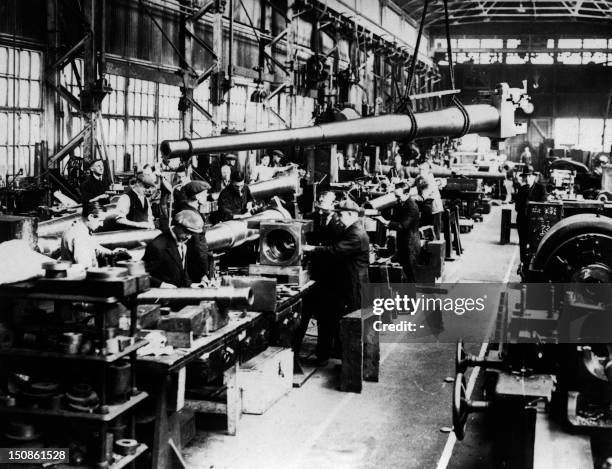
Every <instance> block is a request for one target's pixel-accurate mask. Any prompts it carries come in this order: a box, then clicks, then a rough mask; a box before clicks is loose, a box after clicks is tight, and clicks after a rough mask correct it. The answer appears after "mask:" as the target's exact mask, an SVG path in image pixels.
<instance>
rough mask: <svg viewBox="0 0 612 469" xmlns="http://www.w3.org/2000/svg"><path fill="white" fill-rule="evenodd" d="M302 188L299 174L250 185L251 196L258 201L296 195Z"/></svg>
mask: <svg viewBox="0 0 612 469" xmlns="http://www.w3.org/2000/svg"><path fill="white" fill-rule="evenodd" d="M299 187H300V180H299V178H298V174H297V172H295V171H294V172H292V173H291V174H287V175H285V176H280V177H276V178H273V179H270V180H268V181H261V182H254V183H253V184H249V190H250V191H251V195H252V196H253V198H255V199H256V200H266V199H270V198H271V197H273V196H275V195H286V194H294V193H296V192H297V191H298V189H299Z"/></svg>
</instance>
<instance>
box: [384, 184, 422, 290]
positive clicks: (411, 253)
mask: <svg viewBox="0 0 612 469" xmlns="http://www.w3.org/2000/svg"><path fill="white" fill-rule="evenodd" d="M395 195H396V196H397V197H398V199H399V201H400V204H399V205H398V206H396V207H395V208H394V209H393V215H392V217H391V220H390V221H387V220H385V219H384V218H382V217H379V218H377V219H378V220H379V221H380V222H382V223H383V224H384V225H386V226H387V228H389V229H390V230H395V232H396V245H397V259H398V261H399V263H400V264H401V265H402V269H403V270H404V274H405V275H406V281H407V282H408V283H415V282H416V276H415V266H416V263H417V258H418V255H419V252H420V250H421V237H420V234H419V219H420V212H419V206H418V205H417V203H416V201H415V200H414V199H413V198H412V197H410V193H409V192H408V191H407V190H406V191H405V190H404V189H398V190H396V191H395Z"/></svg>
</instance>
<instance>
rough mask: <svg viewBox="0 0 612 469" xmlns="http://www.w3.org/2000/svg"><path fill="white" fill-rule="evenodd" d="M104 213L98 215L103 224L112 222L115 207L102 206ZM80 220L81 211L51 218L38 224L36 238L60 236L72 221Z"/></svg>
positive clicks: (115, 210)
mask: <svg viewBox="0 0 612 469" xmlns="http://www.w3.org/2000/svg"><path fill="white" fill-rule="evenodd" d="M104 209H105V211H104V212H102V213H101V214H100V216H101V217H102V218H103V219H104V223H106V222H107V221H111V220H114V219H115V218H117V216H118V212H117V206H116V205H115V204H109V205H105V206H104ZM80 218H81V209H78V212H76V213H72V214H70V215H65V216H63V217H58V218H51V219H50V220H45V221H41V222H39V223H38V236H47V237H49V236H61V235H62V233H63V232H64V231H66V230H67V229H68V228H70V225H71V224H72V222H73V221H75V220H78V219H80Z"/></svg>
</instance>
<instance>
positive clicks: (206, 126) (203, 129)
mask: <svg viewBox="0 0 612 469" xmlns="http://www.w3.org/2000/svg"><path fill="white" fill-rule="evenodd" d="M193 99H194V100H195V102H196V103H198V104H199V105H200V106H202V107H203V108H204V109H205V110H207V111H209V112H210V82H209V80H206V81H205V82H204V83H202V84H201V85H200V86H198V87H197V88H196V89H195V90H193ZM193 132H194V134H195V135H196V136H197V137H208V136H210V135H212V132H213V125H212V122H211V121H210V120H209V119H208V118H207V117H206V116H203V115H202V114H201V113H200V111H198V110H197V109H194V110H193Z"/></svg>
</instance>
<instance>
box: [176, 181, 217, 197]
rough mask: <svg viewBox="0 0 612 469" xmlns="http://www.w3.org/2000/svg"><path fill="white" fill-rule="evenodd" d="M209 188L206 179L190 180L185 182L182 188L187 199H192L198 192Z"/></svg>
mask: <svg viewBox="0 0 612 469" xmlns="http://www.w3.org/2000/svg"><path fill="white" fill-rule="evenodd" d="M209 190H210V184H208V183H207V182H206V181H191V182H188V183H187V184H185V185H184V186H183V189H182V191H183V194H185V197H187V198H188V199H193V198H194V197H195V196H196V195H198V194H199V193H200V192H204V191H209Z"/></svg>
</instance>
